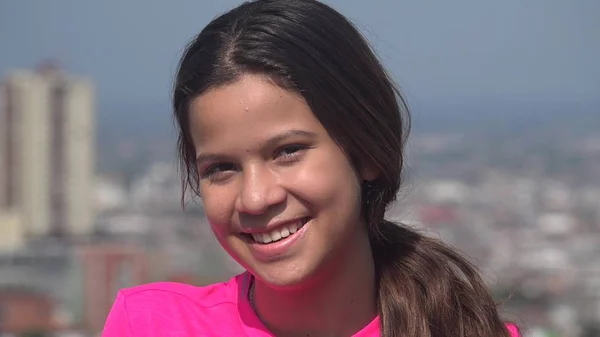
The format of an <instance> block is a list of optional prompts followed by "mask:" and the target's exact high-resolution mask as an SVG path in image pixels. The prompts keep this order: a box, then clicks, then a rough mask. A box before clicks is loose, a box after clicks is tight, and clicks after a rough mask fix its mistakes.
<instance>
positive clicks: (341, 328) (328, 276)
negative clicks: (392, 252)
mask: <svg viewBox="0 0 600 337" xmlns="http://www.w3.org/2000/svg"><path fill="white" fill-rule="evenodd" d="M358 236H359V237H360V238H359V239H357V240H355V241H354V240H353V241H354V242H349V243H348V244H351V245H352V246H349V247H347V248H349V249H339V250H338V251H340V252H343V256H335V257H333V258H331V259H329V261H330V262H329V263H327V264H326V265H323V266H322V268H321V271H320V272H319V273H318V275H314V277H313V278H314V279H315V281H313V282H311V283H310V285H307V286H303V287H299V288H298V289H293V290H280V289H273V288H271V287H269V286H268V285H266V284H264V283H262V282H260V281H258V280H256V279H255V283H254V296H253V297H254V306H255V310H256V311H257V314H258V315H259V317H260V319H261V320H262V321H263V323H264V324H265V325H266V326H267V328H269V330H270V331H271V332H273V333H274V334H275V335H276V336H286V337H296V336H302V337H307V336H310V337H325V336H326V337H341V336H351V335H353V334H354V333H356V332H358V331H360V330H361V329H362V328H363V327H365V326H366V325H368V324H369V323H370V322H371V321H372V320H373V319H374V318H375V316H376V315H377V307H376V289H375V267H374V262H373V256H372V253H371V247H370V244H369V240H368V236H367V235H366V234H365V235H358ZM356 241H359V242H356ZM340 255H342V254H340Z"/></svg>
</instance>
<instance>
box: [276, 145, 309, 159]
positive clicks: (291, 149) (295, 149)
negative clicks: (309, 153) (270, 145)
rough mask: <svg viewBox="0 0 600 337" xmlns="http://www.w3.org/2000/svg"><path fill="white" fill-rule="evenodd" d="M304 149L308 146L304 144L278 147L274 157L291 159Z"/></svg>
mask: <svg viewBox="0 0 600 337" xmlns="http://www.w3.org/2000/svg"><path fill="white" fill-rule="evenodd" d="M306 149H308V147H307V146H305V145H288V146H285V147H283V148H281V149H279V151H278V152H277V153H276V156H275V157H277V158H282V159H283V160H288V159H293V158H294V157H297V156H298V155H300V154H302V153H303V152H304V151H305V150H306Z"/></svg>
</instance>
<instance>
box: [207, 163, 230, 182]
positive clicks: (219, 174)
mask: <svg viewBox="0 0 600 337" xmlns="http://www.w3.org/2000/svg"><path fill="white" fill-rule="evenodd" d="M235 170H236V166H235V165H234V164H232V163H216V164H212V165H210V166H208V167H207V168H206V169H204V170H203V171H202V173H201V174H200V178H202V179H209V180H210V181H222V180H225V179H227V178H228V177H229V176H230V175H231V173H233V171H235Z"/></svg>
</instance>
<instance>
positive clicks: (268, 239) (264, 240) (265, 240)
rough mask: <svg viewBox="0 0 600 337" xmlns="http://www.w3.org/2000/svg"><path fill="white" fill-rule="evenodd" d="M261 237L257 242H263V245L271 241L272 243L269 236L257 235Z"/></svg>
mask: <svg viewBox="0 0 600 337" xmlns="http://www.w3.org/2000/svg"><path fill="white" fill-rule="evenodd" d="M259 235H260V236H261V237H262V241H259V242H264V243H269V242H271V241H273V239H271V235H269V234H266V233H265V234H259Z"/></svg>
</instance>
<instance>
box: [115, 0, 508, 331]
mask: <svg viewBox="0 0 600 337" xmlns="http://www.w3.org/2000/svg"><path fill="white" fill-rule="evenodd" d="M173 107H174V111H175V118H176V120H177V124H178V127H179V141H178V150H179V156H180V161H181V164H182V174H183V186H184V187H185V188H189V189H191V190H192V191H193V192H195V193H196V194H198V195H200V196H201V197H202V201H203V205H204V209H205V212H206V217H207V219H208V221H209V223H210V226H211V227H212V230H213V232H214V234H215V236H216V238H217V240H218V241H219V242H220V244H221V245H222V246H223V248H224V249H225V250H226V251H227V252H228V253H229V254H230V255H231V256H232V257H233V258H234V259H235V260H236V261H237V262H239V263H240V264H241V265H242V266H243V267H244V268H245V269H246V270H247V272H245V273H243V274H241V275H238V276H236V277H234V278H232V279H231V280H229V281H228V282H226V283H219V284H214V285H211V286H207V287H193V286H190V285H183V284H175V283H155V284H148V285H143V286H139V287H135V288H132V289H126V290H122V291H121V292H120V293H119V296H118V298H117V300H116V302H115V304H114V307H113V309H112V311H111V313H110V315H109V317H108V320H107V323H106V327H105V330H104V333H103V336H105V337H113V336H144V337H149V336H292V337H293V336H302V337H306V336H310V337H320V336H331V337H347V336H364V337H367V336H385V337H392V336H394V337H400V336H402V337H425V336H436V337H459V336H471V337H482V336H486V337H500V336H518V333H517V331H516V328H515V327H514V326H512V325H506V324H504V323H503V322H502V320H501V318H500V316H499V314H498V311H497V308H496V304H495V303H494V301H493V300H492V297H491V296H490V295H489V293H488V291H487V289H486V287H485V285H484V282H483V281H482V279H481V278H480V276H479V275H478V273H477V271H476V269H475V268H474V266H472V265H471V264H470V263H469V262H468V261H467V260H466V259H465V258H463V257H461V256H460V255H459V254H457V253H456V252H455V251H453V250H452V249H451V248H449V247H448V246H446V245H444V244H443V243H441V242H439V241H437V240H435V239H432V238H429V237H425V236H422V235H421V234H418V233H416V232H414V231H412V230H411V229H409V228H407V227H405V226H402V225H398V224H394V223H392V222H389V221H387V220H385V219H384V216H385V211H386V207H387V206H388V205H389V204H390V203H391V202H393V201H394V199H395V197H396V195H397V193H398V191H399V189H400V187H401V173H402V168H403V166H404V165H403V164H404V144H405V142H406V138H407V135H408V127H409V115H408V111H407V108H406V105H405V102H404V99H403V98H402V97H401V95H400V93H399V91H398V90H397V89H396V87H395V86H394V84H393V82H392V80H391V79H390V77H389V75H388V74H387V73H386V72H385V69H384V68H383V67H382V65H381V63H380V62H379V61H378V60H377V58H376V57H375V55H374V53H373V52H372V50H371V49H370V48H369V46H368V44H367V42H366V41H365V39H364V38H363V37H362V36H361V35H360V34H359V32H358V31H357V30H356V29H355V27H354V26H353V25H352V24H351V23H350V22H349V21H348V20H347V19H345V18H344V17H343V16H342V15H340V14H339V13H338V12H336V11H335V10H333V9H332V8H330V7H328V6H327V5H325V4H322V3H319V2H317V1H313V0H302V1H299V0H259V1H254V2H248V3H244V4H242V5H240V6H239V7H237V8H235V9H233V10H231V11H229V12H227V13H225V14H223V15H221V16H219V17H217V18H216V19H214V20H213V21H212V22H211V23H209V24H208V26H207V27H206V28H204V29H203V30H202V32H200V34H199V35H198V36H197V37H196V38H195V39H194V41H193V42H192V43H191V44H190V45H189V46H188V48H187V50H186V51H185V53H184V55H183V57H182V60H181V63H180V66H179V71H178V74H177V77H176V83H175V90H174V94H173ZM184 193H185V189H184Z"/></svg>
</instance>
